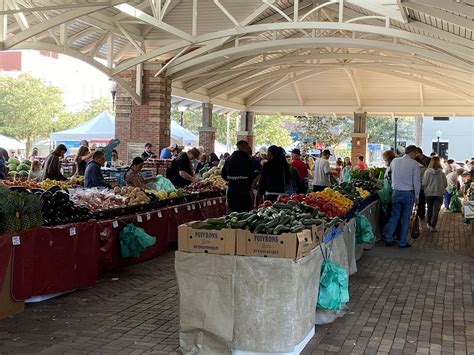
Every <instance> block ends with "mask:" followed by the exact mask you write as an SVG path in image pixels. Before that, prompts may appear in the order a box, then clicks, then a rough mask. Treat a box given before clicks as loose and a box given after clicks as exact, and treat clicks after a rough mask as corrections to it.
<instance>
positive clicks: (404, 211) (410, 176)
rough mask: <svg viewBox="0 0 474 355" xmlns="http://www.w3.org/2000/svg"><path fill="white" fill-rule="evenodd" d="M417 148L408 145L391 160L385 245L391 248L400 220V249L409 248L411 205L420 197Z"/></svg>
mask: <svg viewBox="0 0 474 355" xmlns="http://www.w3.org/2000/svg"><path fill="white" fill-rule="evenodd" d="M416 156H417V148H416V147H415V146H414V145H410V146H408V147H407V148H406V149H405V155H404V156H403V157H400V158H395V159H393V161H392V163H391V165H390V168H391V170H392V188H393V194H392V213H391V215H390V221H389V227H388V231H387V235H386V241H385V245H386V246H388V247H391V246H393V235H394V233H395V230H396V228H397V224H398V221H399V219H400V216H401V219H402V228H401V232H400V245H399V247H400V248H409V247H411V245H410V244H409V243H408V227H409V224H410V215H411V212H412V210H413V203H415V202H417V200H418V196H419V195H420V167H419V165H418V163H417V161H416V160H415V158H416Z"/></svg>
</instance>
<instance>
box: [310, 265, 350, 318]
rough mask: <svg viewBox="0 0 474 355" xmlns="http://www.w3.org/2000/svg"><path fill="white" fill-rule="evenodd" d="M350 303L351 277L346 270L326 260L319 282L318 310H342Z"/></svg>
mask: <svg viewBox="0 0 474 355" xmlns="http://www.w3.org/2000/svg"><path fill="white" fill-rule="evenodd" d="M347 302H349V277H348V276H347V272H346V269H344V268H343V267H341V266H339V265H338V264H336V263H334V262H332V261H330V260H328V259H324V261H323V266H322V268H321V278H320V281H319V293H318V304H317V307H318V308H322V309H332V310H340V309H341V308H342V307H343V305H344V303H347Z"/></svg>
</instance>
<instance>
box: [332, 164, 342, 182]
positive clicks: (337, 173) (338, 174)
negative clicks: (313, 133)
mask: <svg viewBox="0 0 474 355" xmlns="http://www.w3.org/2000/svg"><path fill="white" fill-rule="evenodd" d="M343 166H344V162H343V161H342V159H341V158H337V160H336V167H335V168H334V169H333V174H334V175H335V176H336V178H337V181H338V182H342V181H343V179H342V169H343Z"/></svg>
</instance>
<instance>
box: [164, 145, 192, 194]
mask: <svg viewBox="0 0 474 355" xmlns="http://www.w3.org/2000/svg"><path fill="white" fill-rule="evenodd" d="M200 154H201V153H200V152H199V150H197V149H196V148H192V149H190V150H188V151H187V152H182V153H180V154H179V155H178V157H177V158H176V159H174V160H173V162H172V163H171V167H170V168H169V171H167V173H166V177H167V178H168V179H170V180H171V182H172V183H173V185H174V186H176V187H178V188H180V187H185V186H187V185H189V184H190V183H192V182H193V181H195V178H194V176H193V169H192V164H191V160H196V159H198V158H199V155H200Z"/></svg>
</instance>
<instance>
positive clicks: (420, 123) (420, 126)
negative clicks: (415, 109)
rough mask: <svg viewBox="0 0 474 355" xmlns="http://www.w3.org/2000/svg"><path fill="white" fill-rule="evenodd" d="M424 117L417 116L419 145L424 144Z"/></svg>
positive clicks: (416, 137) (416, 142)
mask: <svg viewBox="0 0 474 355" xmlns="http://www.w3.org/2000/svg"><path fill="white" fill-rule="evenodd" d="M422 138H423V117H421V116H416V117H415V144H416V146H418V147H421V146H422V145H423V139H422Z"/></svg>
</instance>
